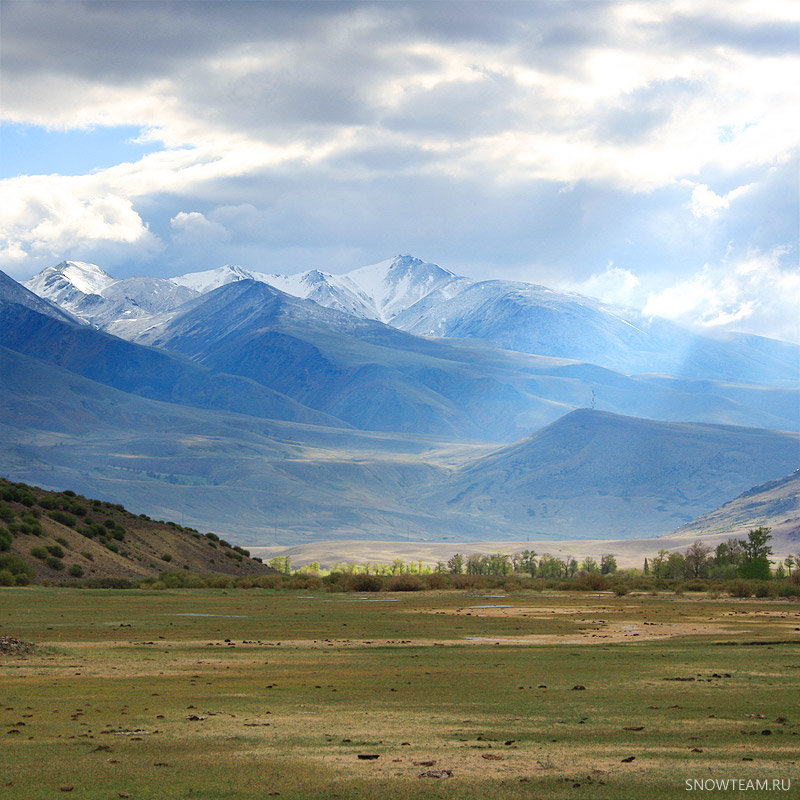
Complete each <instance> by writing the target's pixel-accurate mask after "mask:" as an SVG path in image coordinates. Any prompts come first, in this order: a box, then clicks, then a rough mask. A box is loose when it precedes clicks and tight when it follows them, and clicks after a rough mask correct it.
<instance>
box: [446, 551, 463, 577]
mask: <svg viewBox="0 0 800 800" xmlns="http://www.w3.org/2000/svg"><path fill="white" fill-rule="evenodd" d="M447 569H448V570H449V571H450V573H451V574H453V575H460V574H461V573H462V572H463V571H464V556H462V555H461V553H453V555H452V556H450V558H448V559H447Z"/></svg>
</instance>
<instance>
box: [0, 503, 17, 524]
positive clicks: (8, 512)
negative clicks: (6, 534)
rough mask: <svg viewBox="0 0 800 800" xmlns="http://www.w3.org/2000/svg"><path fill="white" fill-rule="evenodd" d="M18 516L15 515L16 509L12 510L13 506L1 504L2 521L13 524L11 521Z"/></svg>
mask: <svg viewBox="0 0 800 800" xmlns="http://www.w3.org/2000/svg"><path fill="white" fill-rule="evenodd" d="M16 516H17V515H16V514H15V513H14V509H13V508H11V506H9V505H6V504H5V503H3V502H0V519H2V520H3V521H4V522H11V520H12V519H14V517H16Z"/></svg>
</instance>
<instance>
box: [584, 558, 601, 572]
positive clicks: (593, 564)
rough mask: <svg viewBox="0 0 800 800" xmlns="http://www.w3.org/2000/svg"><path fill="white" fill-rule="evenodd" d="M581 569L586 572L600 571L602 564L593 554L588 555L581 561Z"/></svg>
mask: <svg viewBox="0 0 800 800" xmlns="http://www.w3.org/2000/svg"><path fill="white" fill-rule="evenodd" d="M581 569H582V570H583V571H584V572H589V573H592V572H600V565H599V564H598V563H597V561H595V559H593V558H592V557H591V556H587V557H586V558H584V559H583V561H582V562H581Z"/></svg>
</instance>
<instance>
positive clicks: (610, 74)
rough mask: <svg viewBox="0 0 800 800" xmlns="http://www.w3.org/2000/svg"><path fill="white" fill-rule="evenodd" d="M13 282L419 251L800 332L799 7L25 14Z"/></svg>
mask: <svg viewBox="0 0 800 800" xmlns="http://www.w3.org/2000/svg"><path fill="white" fill-rule="evenodd" d="M0 14H1V15H2V18H1V19H0V23H2V36H1V38H0V80H1V83H0V92H1V93H2V94H1V96H0V100H1V101H2V102H1V104H0V105H1V107H2V125H0V167H1V171H0V269H3V270H4V271H5V272H7V273H8V274H10V275H12V276H13V277H15V278H17V279H19V280H23V279H26V278H28V277H30V276H31V275H33V274H34V273H36V272H38V271H39V270H40V269H42V268H43V267H45V266H48V265H51V264H55V263H58V262H59V261H62V260H64V259H73V260H82V261H89V262H92V263H96V264H98V265H100V266H101V267H102V268H103V269H105V270H106V271H107V272H109V273H110V274H112V275H114V276H115V277H126V276H129V275H153V276H156V277H168V276H172V275H177V274H181V273H185V272H189V271H195V270H201V269H210V268H213V267H217V266H220V265H222V264H241V265H242V266H245V267H248V268H251V269H255V270H260V271H265V272H278V273H284V274H289V273H294V272H299V271H303V270H306V269H310V268H319V269H322V270H326V271H330V272H343V271H347V270H349V269H353V268H356V267H360V266H363V265H365V264H370V263H375V262H378V261H382V260H384V259H386V258H390V257H392V256H394V255H397V254H399V253H411V254H413V255H416V256H418V257H420V258H423V259H424V260H427V261H433V262H435V263H438V264H441V265H442V266H444V267H447V268H448V269H451V270H452V271H454V272H456V273H458V274H461V275H466V276H468V277H471V278H474V279H489V278H505V279H510V280H522V281H529V282H534V283H540V284H545V285H548V286H551V287H554V288H558V289H568V290H571V291H578V292H581V293H583V294H588V295H591V296H594V297H600V298H601V299H604V300H607V301H609V302H613V303H618V304H622V305H626V306H632V307H636V308H640V309H643V310H645V311H646V312H647V313H650V314H654V315H660V316H665V317H668V318H671V319H674V320H676V321H679V322H682V323H683V324H686V325H690V326H694V327H699V328H701V329H704V330H709V331H713V330H718V329H735V330H743V331H747V332H750V333H757V334H761V335H765V336H773V337H776V338H783V339H787V340H791V341H798V342H800V328H798V319H800V313H798V312H800V269H799V268H798V213H799V212H798V205H800V203H799V202H798V195H799V192H798V167H799V164H800V155H799V154H800V146H798V145H799V142H800V129H799V128H798V126H797V125H796V120H795V117H796V109H797V108H800V83H798V81H797V80H796V79H794V77H793V76H796V75H797V74H800V63H798V62H800V4H798V3H796V2H795V1H794V0H726V2H725V3H720V2H719V0H650V1H644V2H635V1H632V2H628V1H627V0H571V1H570V2H566V1H564V0H551V1H550V2H544V1H542V0H526V2H515V1H514V0H500V1H495V0H492V2H482V0H474V1H473V2H466V3H463V2H457V1H452V2H437V1H434V0H430V1H426V0H419V1H417V2H391V0H390V1H388V2H367V3H364V2H337V0H330V1H328V0H325V1H324V2H313V1H307V2H257V1H253V2H236V1H235V0H231V1H229V2H204V1H203V0H194V1H193V2H178V1H172V2H170V1H169V0H167V1H166V2H149V1H145V2H128V1H127V0H114V1H113V2H87V3H77V2H74V1H72V0H71V1H70V2H58V1H56V2H44V1H43V0H3V2H2V4H0Z"/></svg>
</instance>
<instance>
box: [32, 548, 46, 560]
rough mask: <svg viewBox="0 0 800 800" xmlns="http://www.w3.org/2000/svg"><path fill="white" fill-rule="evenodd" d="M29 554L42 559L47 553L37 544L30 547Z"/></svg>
mask: <svg viewBox="0 0 800 800" xmlns="http://www.w3.org/2000/svg"><path fill="white" fill-rule="evenodd" d="M31 555H32V556H33V557H34V558H41V559H42V560H44V559H45V558H47V555H48V553H47V550H46V549H45V548H44V547H38V546H37V547H31Z"/></svg>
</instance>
